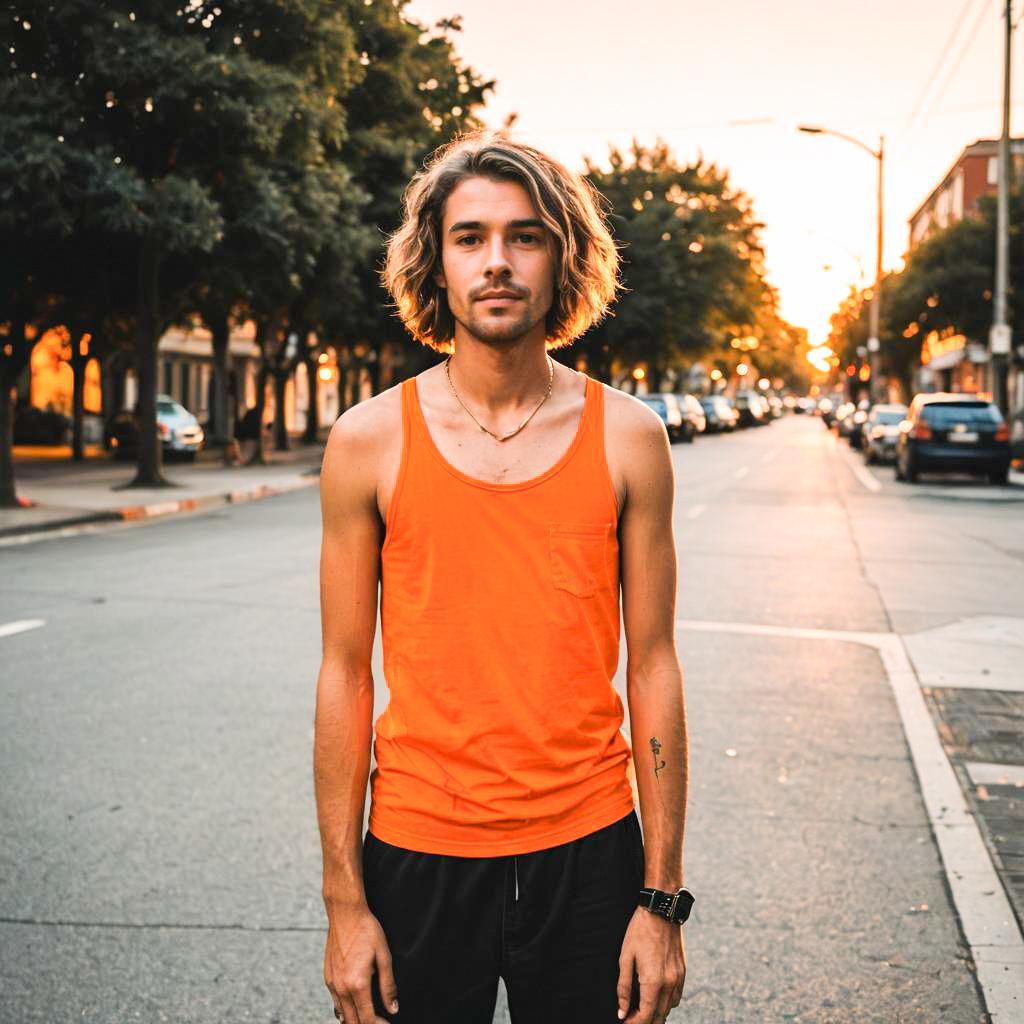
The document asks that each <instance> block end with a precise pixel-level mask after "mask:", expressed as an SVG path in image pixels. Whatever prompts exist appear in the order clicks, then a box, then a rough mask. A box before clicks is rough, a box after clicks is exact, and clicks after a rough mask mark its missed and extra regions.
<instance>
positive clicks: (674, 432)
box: [637, 391, 686, 441]
mask: <svg viewBox="0 0 1024 1024" xmlns="http://www.w3.org/2000/svg"><path fill="white" fill-rule="evenodd" d="M637 398H639V399H640V401H641V402H643V403H644V405H649V406H650V407H651V408H652V409H653V410H654V411H655V412H656V413H657V414H658V415H659V416H660V417H661V421H662V423H664V424H665V429H666V430H667V431H668V438H669V440H670V441H678V440H680V439H681V438H682V437H683V436H684V434H685V431H686V428H685V427H684V426H683V410H682V409H681V408H680V407H679V399H678V398H676V396H675V395H673V394H671V393H670V392H667V391H662V392H655V393H654V394H650V395H637Z"/></svg>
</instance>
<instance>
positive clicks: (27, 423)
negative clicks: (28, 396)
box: [14, 401, 71, 445]
mask: <svg viewBox="0 0 1024 1024" xmlns="http://www.w3.org/2000/svg"><path fill="white" fill-rule="evenodd" d="M70 429H71V421H70V420H69V419H68V418H67V416H65V415H64V414H63V413H60V412H57V411H56V410H55V409H37V408H36V407H35V406H34V405H31V404H30V403H29V402H25V401H19V402H18V403H17V404H16V405H15V408H14V443H15V444H31V445H37V444H38V445H61V444H65V443H66V442H67V437H68V431H69V430H70Z"/></svg>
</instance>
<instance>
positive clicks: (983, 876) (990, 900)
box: [676, 619, 1024, 1024]
mask: <svg viewBox="0 0 1024 1024" xmlns="http://www.w3.org/2000/svg"><path fill="white" fill-rule="evenodd" d="M676 628H677V629H683V630H692V631H703V632H709V633H734V634H746V635H751V636H772V637H785V638H789V639H795V640H830V641H839V642H841V643H857V644H863V645H865V646H867V647H872V648H874V649H875V650H876V651H878V654H879V656H880V657H881V659H882V664H883V666H884V668H885V672H886V675H887V676H888V679H889V685H890V686H891V687H892V691H893V696H894V697H895V699H896V707H897V708H898V709H899V713H900V718H901V720H902V722H903V731H904V734H905V736H906V738H907V745H908V746H909V747H910V756H911V760H912V761H913V764H914V770H915V771H916V772H917V779H918V784H919V786H920V788H921V795H922V797H923V799H924V804H925V809H926V810H927V813H928V819H929V821H930V822H931V826H932V833H933V835H934V836H935V841H936V845H937V846H938V848H939V855H940V857H941V858H942V863H943V865H944V867H945V871H946V881H947V884H948V885H949V889H950V893H951V894H952V896H953V904H954V906H955V907H956V912H957V914H958V915H959V917H960V926H961V928H962V929H963V932H964V936H965V938H966V939H967V943H968V945H969V946H970V947H971V955H972V957H973V958H974V964H975V967H976V969H977V978H978V984H979V985H980V987H981V990H982V994H983V996H984V999H985V1006H986V1009H987V1010H988V1013H989V1015H990V1019H991V1021H992V1024H1012V1022H1015V1021H1019V1020H1022V1019H1024V970H1021V969H1020V968H1024V936H1022V935H1021V931H1020V928H1019V927H1018V925H1017V920H1016V918H1015V917H1014V913H1013V909H1012V908H1011V907H1010V901H1009V899H1008V898H1007V896H1006V891H1005V890H1004V889H1003V885H1002V882H1001V880H1000V878H999V875H998V873H997V872H996V869H995V867H994V865H993V864H992V859H991V857H990V856H989V852H988V848H987V847H986V846H985V842H984V840H983V839H982V836H981V832H980V831H979V829H978V825H977V822H976V820H975V818H974V815H973V814H972V813H971V809H970V807H969V806H968V803H967V799H966V797H965V796H964V793H963V790H962V789H961V788H960V782H959V780H958V779H957V777H956V773H955V772H954V770H953V766H952V764H951V763H950V761H949V758H948V757H947V756H946V752H945V750H944V749H943V747H942V742H941V740H940V739H939V734H938V732H937V730H936V728H935V721H934V719H933V718H932V716H931V713H930V712H929V710H928V708H927V706H926V705H925V701H924V695H923V694H922V692H921V685H920V683H919V682H918V679H917V675H916V673H915V672H914V667H913V665H912V663H911V661H910V658H909V657H908V655H907V651H906V649H905V647H904V646H903V640H902V638H901V637H900V636H899V635H897V634H896V633H867V632H855V631H850V632H847V631H845V630H839V629H804V628H800V627H788V626H766V625H762V624H758V623H744V622H713V621H705V620H702V619H677V620H676Z"/></svg>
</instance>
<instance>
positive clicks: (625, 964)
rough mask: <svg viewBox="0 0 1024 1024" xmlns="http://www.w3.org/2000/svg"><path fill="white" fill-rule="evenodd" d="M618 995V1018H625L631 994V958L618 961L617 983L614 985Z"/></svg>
mask: <svg viewBox="0 0 1024 1024" xmlns="http://www.w3.org/2000/svg"><path fill="white" fill-rule="evenodd" d="M615 991H616V992H617V993H618V997H619V1020H625V1019H626V1014H627V1013H629V1001H630V997H631V996H632V995H633V958H632V957H628V958H626V959H623V960H620V961H619V983H618V985H616V986H615Z"/></svg>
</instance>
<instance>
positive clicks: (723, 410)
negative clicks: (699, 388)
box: [700, 395, 739, 434]
mask: <svg viewBox="0 0 1024 1024" xmlns="http://www.w3.org/2000/svg"><path fill="white" fill-rule="evenodd" d="M700 404H701V408H702V409H703V410H704V418H705V420H706V421H707V428H706V429H707V432H708V433H709V434H720V433H722V432H724V431H726V430H735V429H736V421H737V420H738V419H739V414H738V413H737V412H736V410H735V409H734V408H733V407H732V403H731V402H730V401H729V399H728V398H726V397H725V395H706V396H705V397H704V398H702V399H701V400H700Z"/></svg>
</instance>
